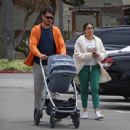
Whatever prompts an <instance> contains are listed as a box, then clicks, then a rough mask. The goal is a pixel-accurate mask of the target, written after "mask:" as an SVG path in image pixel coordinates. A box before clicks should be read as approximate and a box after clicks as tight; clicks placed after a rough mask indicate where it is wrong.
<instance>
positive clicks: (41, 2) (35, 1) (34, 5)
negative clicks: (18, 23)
mask: <svg viewBox="0 0 130 130" xmlns="http://www.w3.org/2000/svg"><path fill="white" fill-rule="evenodd" d="M13 2H14V4H15V5H18V6H19V7H21V8H22V9H24V10H25V11H26V15H25V17H24V23H23V29H22V31H21V33H20V35H19V36H18V37H17V38H16V40H15V46H16V47H18V46H19V45H21V43H22V41H23V37H24V34H25V32H26V26H27V22H28V19H29V17H30V16H31V15H32V14H33V13H34V12H36V11H40V10H42V9H43V8H44V7H46V6H49V4H50V1H49V0H13Z"/></svg>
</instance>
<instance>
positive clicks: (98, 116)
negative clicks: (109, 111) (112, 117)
mask: <svg viewBox="0 0 130 130" xmlns="http://www.w3.org/2000/svg"><path fill="white" fill-rule="evenodd" d="M103 118H104V115H102V114H101V112H100V111H96V118H95V120H100V119H103Z"/></svg>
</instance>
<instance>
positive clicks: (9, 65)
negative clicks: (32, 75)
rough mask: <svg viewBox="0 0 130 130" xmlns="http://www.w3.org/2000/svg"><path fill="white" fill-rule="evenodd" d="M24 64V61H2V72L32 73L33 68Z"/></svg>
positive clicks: (0, 65)
mask: <svg viewBox="0 0 130 130" xmlns="http://www.w3.org/2000/svg"><path fill="white" fill-rule="evenodd" d="M23 62H24V60H23V59H15V60H12V61H8V60H7V59H0V71H18V72H31V71H32V67H29V66H27V65H25V64H24V63H23Z"/></svg>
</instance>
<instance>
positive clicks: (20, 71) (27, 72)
mask: <svg viewBox="0 0 130 130" xmlns="http://www.w3.org/2000/svg"><path fill="white" fill-rule="evenodd" d="M0 73H32V72H22V71H0Z"/></svg>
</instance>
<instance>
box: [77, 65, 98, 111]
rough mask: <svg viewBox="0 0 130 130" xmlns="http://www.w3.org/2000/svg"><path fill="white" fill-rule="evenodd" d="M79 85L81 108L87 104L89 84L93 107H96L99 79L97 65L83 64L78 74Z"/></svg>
mask: <svg viewBox="0 0 130 130" xmlns="http://www.w3.org/2000/svg"><path fill="white" fill-rule="evenodd" d="M78 77H79V81H80V87H81V101H82V106H83V108H87V104H88V91H89V86H90V88H91V94H92V101H93V107H94V108H95V109H96V108H98V106H99V94H98V89H99V79H100V68H99V65H93V66H84V67H83V68H82V70H81V71H80V73H79V75H78Z"/></svg>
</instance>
